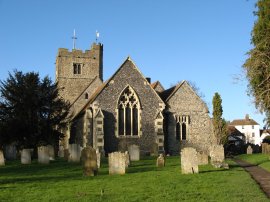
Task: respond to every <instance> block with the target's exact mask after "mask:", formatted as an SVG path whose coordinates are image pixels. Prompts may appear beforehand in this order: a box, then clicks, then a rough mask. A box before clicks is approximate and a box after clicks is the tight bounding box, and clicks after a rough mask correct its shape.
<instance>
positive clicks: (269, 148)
mask: <svg viewBox="0 0 270 202" xmlns="http://www.w3.org/2000/svg"><path fill="white" fill-rule="evenodd" d="M262 153H263V154H270V144H268V143H262Z"/></svg>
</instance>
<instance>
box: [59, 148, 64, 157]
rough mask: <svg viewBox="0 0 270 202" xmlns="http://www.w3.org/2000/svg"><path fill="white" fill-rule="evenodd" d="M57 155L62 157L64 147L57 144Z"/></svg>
mask: <svg viewBox="0 0 270 202" xmlns="http://www.w3.org/2000/svg"><path fill="white" fill-rule="evenodd" d="M58 157H61V158H63V157H64V147H63V146H62V145H60V146H59V150H58Z"/></svg>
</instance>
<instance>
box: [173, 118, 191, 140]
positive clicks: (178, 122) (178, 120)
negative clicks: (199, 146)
mask: <svg viewBox="0 0 270 202" xmlns="http://www.w3.org/2000/svg"><path fill="white" fill-rule="evenodd" d="M183 124H185V126H186V134H185V135H186V136H185V139H183V128H182V127H183ZM189 124H190V116H189V115H175V139H176V140H179V141H186V140H187V139H188V136H189ZM178 126H180V134H179V138H180V139H177V138H178V137H177V134H176V133H177V127H178Z"/></svg>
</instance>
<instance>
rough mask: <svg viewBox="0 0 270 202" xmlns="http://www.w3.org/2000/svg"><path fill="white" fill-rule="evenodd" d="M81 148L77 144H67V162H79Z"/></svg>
mask: <svg viewBox="0 0 270 202" xmlns="http://www.w3.org/2000/svg"><path fill="white" fill-rule="evenodd" d="M81 151H82V148H81V146H80V145H78V144H70V145H69V158H68V162H80V159H81Z"/></svg>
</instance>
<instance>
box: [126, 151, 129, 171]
mask: <svg viewBox="0 0 270 202" xmlns="http://www.w3.org/2000/svg"><path fill="white" fill-rule="evenodd" d="M125 157H126V161H125V164H126V168H128V166H129V165H130V159H129V153H128V151H125Z"/></svg>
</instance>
